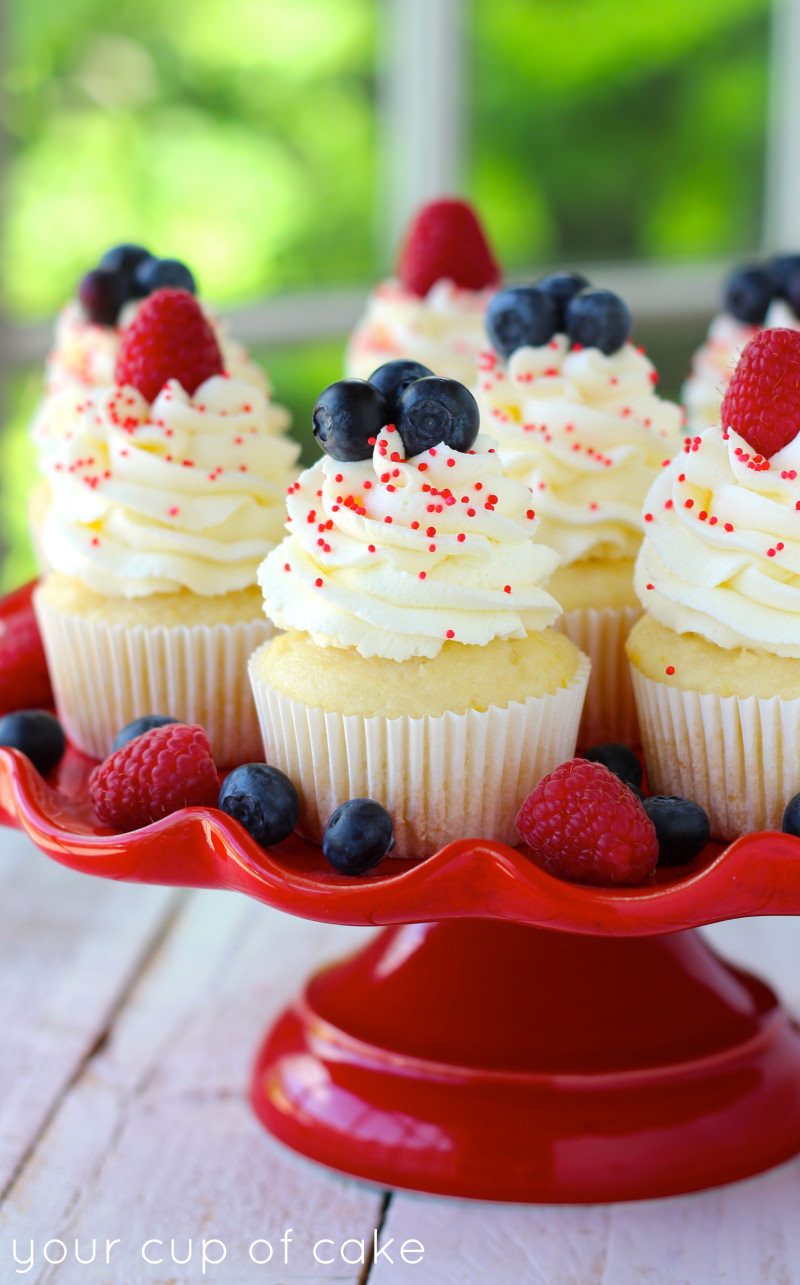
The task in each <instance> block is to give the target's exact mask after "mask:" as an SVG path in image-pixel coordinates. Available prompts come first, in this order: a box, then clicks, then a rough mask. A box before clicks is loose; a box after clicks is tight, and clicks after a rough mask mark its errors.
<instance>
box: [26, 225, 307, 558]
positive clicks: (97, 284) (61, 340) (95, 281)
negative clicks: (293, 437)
mask: <svg viewBox="0 0 800 1285" xmlns="http://www.w3.org/2000/svg"><path fill="white" fill-rule="evenodd" d="M165 286H169V287H173V288H175V287H177V288H180V289H184V290H189V291H190V292H191V293H192V294H194V293H195V290H196V285H195V280H194V276H193V275H192V273H191V271H190V270H189V268H187V267H186V265H185V264H183V263H181V262H180V261H179V260H177V259H158V258H156V257H155V256H153V255H151V254H150V252H149V251H148V250H145V249H144V248H143V247H142V246H137V245H118V246H114V247H113V249H111V250H109V251H107V253H106V254H104V255H103V257H102V259H101V260H100V263H99V266H98V267H97V268H94V269H93V270H92V271H91V272H88V273H87V274H86V276H85V277H84V278H83V279H82V281H81V283H80V287H79V291H78V298H77V299H72V300H70V301H69V302H68V303H67V304H66V305H65V307H64V308H63V309H62V311H61V313H60V314H59V317H58V320H57V321H56V327H55V337H54V344H53V347H52V349H51V351H50V353H49V356H48V358H47V364H46V368H45V391H44V396H43V398H42V400H41V402H40V404H39V406H38V407H37V410H36V413H35V415H34V418H33V421H32V423H31V440H32V442H33V447H34V451H35V452H36V458H37V463H38V465H39V469H40V472H41V473H42V474H43V475H45V477H46V474H47V466H48V463H49V462H50V461H51V460H52V459H53V458H55V456H57V454H58V451H59V449H60V447H61V443H62V442H63V440H64V437H65V436H66V435H67V434H68V433H71V432H73V431H74V429H75V425H76V421H77V419H78V418H79V417H80V414H81V413H82V410H83V407H84V405H85V404H86V401H87V399H91V398H92V396H93V394H94V393H95V392H96V391H97V390H101V393H102V391H103V390H107V389H110V388H112V387H113V384H114V369H115V366H116V362H117V357H118V354H119V346H120V338H121V335H122V333H123V330H124V328H125V326H126V325H128V324H129V323H130V322H131V321H132V320H133V318H134V317H135V316H136V312H137V309H138V307H139V304H140V302H141V300H142V299H143V298H145V297H146V296H148V295H150V294H152V293H153V291H155V290H158V289H162V288H164V287H165ZM202 306H203V311H204V312H205V314H206V317H207V319H208V321H209V323H210V324H211V326H212V327H213V329H214V333H215V335H216V338H217V343H218V344H219V347H220V349H221V351H222V355H223V361H224V365H225V370H226V371H227V372H228V374H230V375H232V376H235V377H236V378H237V379H240V380H243V381H244V382H245V383H248V384H254V385H255V386H256V387H258V388H260V389H261V390H262V391H263V392H265V393H266V394H267V395H268V396H269V393H270V388H269V382H268V380H267V377H266V374H265V372H264V371H263V370H261V368H260V367H259V366H257V365H256V363H255V362H254V361H252V359H251V358H250V356H249V354H248V353H247V351H246V349H245V348H243V347H242V345H241V344H239V343H237V341H236V340H235V339H233V338H232V337H231V336H230V335H229V334H227V333H226V331H225V329H224V327H223V325H222V322H221V321H220V320H219V318H217V317H215V316H213V314H211V313H210V312H209V311H208V309H207V308H206V307H205V305H202ZM270 414H271V417H272V418H273V420H275V418H276V416H281V417H283V421H284V422H283V423H282V424H281V425H277V426H276V428H277V429H279V428H281V427H285V426H286V424H288V415H287V414H286V412H285V411H283V409H282V408H280V407H277V406H275V405H274V404H270ZM49 505H50V487H49V484H48V483H47V481H46V480H45V478H43V480H42V482H41V483H40V485H39V486H38V487H37V488H36V490H35V491H34V492H33V495H32V497H31V501H30V505H29V510H28V516H29V521H30V527H31V534H32V538H33V542H34V548H35V551H36V554H37V558H38V560H39V562H40V565H42V557H43V550H42V530H43V527H44V521H45V518H46V517H47V510H48V508H49Z"/></svg>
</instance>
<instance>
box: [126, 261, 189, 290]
mask: <svg viewBox="0 0 800 1285" xmlns="http://www.w3.org/2000/svg"><path fill="white" fill-rule="evenodd" d="M133 285H134V292H135V294H136V296H137V297H140V296H143V295H148V294H152V293H153V291H154V290H164V289H166V288H167V287H169V288H170V289H172V290H188V291H189V293H190V294H197V283H196V281H195V279H194V276H193V275H192V273H191V271H190V270H189V268H187V266H186V264H185V263H181V261H180V259H144V260H143V261H142V262H141V263H140V264H139V265H138V267H137V268H136V271H135V272H134V274H133Z"/></svg>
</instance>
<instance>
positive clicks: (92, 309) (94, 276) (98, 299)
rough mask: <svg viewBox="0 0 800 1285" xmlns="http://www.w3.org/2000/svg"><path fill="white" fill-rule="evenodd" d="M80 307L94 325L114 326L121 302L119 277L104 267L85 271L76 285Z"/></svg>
mask: <svg viewBox="0 0 800 1285" xmlns="http://www.w3.org/2000/svg"><path fill="white" fill-rule="evenodd" d="M78 298H79V299H80V301H81V307H82V308H83V311H84V312H85V313H86V316H87V317H88V318H89V320H90V321H92V322H94V324H95V325H96V326H115V325H116V324H117V317H118V316H119V310H120V308H121V306H122V303H123V296H122V294H121V292H120V284H119V278H118V277H117V276H115V274H114V273H113V272H106V271H105V269H104V268H94V269H93V270H92V271H91V272H87V273H86V276H85V277H83V278H82V280H81V283H80V285H79V286H78Z"/></svg>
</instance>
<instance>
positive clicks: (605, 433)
mask: <svg viewBox="0 0 800 1285" xmlns="http://www.w3.org/2000/svg"><path fill="white" fill-rule="evenodd" d="M656 378H657V377H656V373H655V370H654V369H653V366H652V365H651V363H650V362H649V361H648V360H647V357H646V356H645V355H644V353H643V352H642V351H641V350H640V349H638V348H635V347H634V346H633V345H632V344H625V345H624V346H623V347H622V348H620V349H619V351H618V352H615V353H612V354H611V355H610V356H606V354H605V353H602V352H601V351H600V350H599V349H597V348H570V347H569V344H568V341H567V338H566V336H564V335H556V336H554V338H553V339H552V340H550V342H549V343H547V344H544V345H542V346H541V347H538V348H530V347H524V348H519V349H517V351H516V352H515V353H513V355H512V356H511V357H510V359H509V360H508V362H507V363H505V362H503V361H501V359H500V358H499V357H498V356H497V355H496V354H495V353H493V352H484V353H482V354H481V358H480V372H479V383H478V389H477V392H476V396H477V398H478V402H479V405H480V409H481V424H482V428H483V430H484V431H485V432H487V433H490V434H491V436H492V437H494V438H496V440H497V447H498V452H499V454H500V458H501V460H502V463H503V468H504V471H505V472H506V473H507V474H508V475H509V476H510V477H513V478H515V479H517V480H518V481H521V482H525V483H526V484H527V485H528V486H529V487H530V488H531V491H532V493H533V499H534V504H535V506H536V510H537V513H538V514H539V516H540V518H541V527H540V531H539V534H540V538H541V539H542V540H543V541H544V542H545V543H546V544H549V545H552V547H553V548H554V549H556V550H557V551H558V553H559V554H560V556H561V558H562V560H563V562H564V563H571V562H575V561H577V560H578V559H582V558H633V557H635V555H636V552H637V549H638V547H639V544H640V541H641V537H642V520H641V504H642V500H643V499H644V496H645V493H646V491H647V488H648V486H649V485H650V483H651V482H652V480H653V477H654V475H655V473H656V471H657V470H658V469H659V468H660V467H661V465H662V464H663V462H664V459H665V458H670V457H671V456H672V455H673V454H674V452H675V451H676V450H677V449H678V446H679V445H680V440H681V436H680V425H681V411H680V408H679V407H678V406H676V405H674V404H673V403H672V402H668V401H665V400H663V399H662V398H660V397H658V395H657V394H656V392H655V381H656Z"/></svg>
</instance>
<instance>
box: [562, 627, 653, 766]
mask: <svg viewBox="0 0 800 1285" xmlns="http://www.w3.org/2000/svg"><path fill="white" fill-rule="evenodd" d="M641 614H642V612H641V608H640V607H577V608H575V610H573V611H565V612H564V614H563V616H561V618H560V619H559V620H557V621H556V623H555V625H554V626H553V628H554V629H559V630H560V631H561V632H562V633H563V634H566V635H567V637H568V638H569V639H570V641H571V642H574V643H575V646H576V647H579V648H580V650H581V651H582V652H584V653H585V654H586V655H587V656H588V657H589V659H590V660H591V662H592V672H591V676H590V678H589V686H588V688H587V691H586V703H585V704H584V707H583V717H582V718H581V724H580V727H579V729H578V744H579V745H581V746H590V745H602V744H603V743H604V742H606V741H621V742H622V744H623V745H638V744H639V741H640V735H639V721H638V719H637V717H636V702H635V700H634V697H633V686H632V684H631V676H630V668H629V665H628V658H627V656H626V655H625V639H626V638H627V637H628V634H629V633H630V631H631V629H632V628H633V626H634V625H635V624H636V621H637V620H638V619H639V617H640V615H641Z"/></svg>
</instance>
